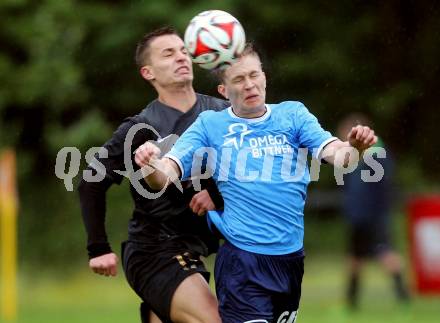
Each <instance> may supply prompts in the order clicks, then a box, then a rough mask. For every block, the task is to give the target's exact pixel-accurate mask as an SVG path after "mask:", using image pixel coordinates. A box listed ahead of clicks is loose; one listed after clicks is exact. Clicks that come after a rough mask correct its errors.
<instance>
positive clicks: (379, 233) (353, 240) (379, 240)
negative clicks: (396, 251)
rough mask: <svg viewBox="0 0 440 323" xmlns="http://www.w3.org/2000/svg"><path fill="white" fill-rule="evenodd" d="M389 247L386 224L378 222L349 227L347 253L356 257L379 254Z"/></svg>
mask: <svg viewBox="0 0 440 323" xmlns="http://www.w3.org/2000/svg"><path fill="white" fill-rule="evenodd" d="M389 249H391V243H390V237H389V233H388V229H387V227H386V226H384V225H382V224H380V223H369V224H367V225H354V226H352V227H351V229H350V241H349V253H350V254H351V255H352V256H354V257H357V258H369V257H376V256H380V255H381V254H382V253H383V252H385V251H387V250H389Z"/></svg>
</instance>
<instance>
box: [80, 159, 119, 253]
mask: <svg viewBox="0 0 440 323" xmlns="http://www.w3.org/2000/svg"><path fill="white" fill-rule="evenodd" d="M89 169H91V168H90V167H89ZM112 183H113V182H112V181H111V180H110V179H109V178H104V180H103V181H100V182H96V183H92V182H86V181H85V180H84V179H83V180H81V182H80V183H79V186H78V191H79V199H80V204H81V213H82V218H83V222H84V226H85V228H86V232H87V251H88V254H89V258H94V257H98V256H101V255H104V254H107V253H110V252H112V249H111V247H110V244H109V243H108V241H107V234H106V232H105V212H106V192H107V190H108V188H109V187H110V186H111V185H112Z"/></svg>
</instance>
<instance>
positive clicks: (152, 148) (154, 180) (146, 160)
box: [134, 142, 182, 190]
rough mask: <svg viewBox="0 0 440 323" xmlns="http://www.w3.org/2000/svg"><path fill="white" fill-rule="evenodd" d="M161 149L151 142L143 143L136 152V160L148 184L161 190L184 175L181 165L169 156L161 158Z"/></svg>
mask: <svg viewBox="0 0 440 323" xmlns="http://www.w3.org/2000/svg"><path fill="white" fill-rule="evenodd" d="M160 153H161V151H160V149H159V148H158V147H157V146H156V145H154V144H153V143H151V142H146V143H144V144H143V145H141V146H140V147H139V148H138V149H137V150H136V152H135V157H134V160H135V162H136V164H137V165H138V166H139V167H140V168H141V169H142V173H143V174H144V179H145V181H146V182H147V184H148V186H150V187H151V188H152V189H155V190H161V189H163V188H164V187H166V186H168V185H169V184H170V183H172V182H175V181H180V180H179V178H180V177H181V176H182V174H181V171H180V168H179V166H178V165H177V164H176V162H175V161H174V160H172V159H169V158H162V159H159V156H160Z"/></svg>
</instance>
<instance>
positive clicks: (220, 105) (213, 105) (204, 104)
mask: <svg viewBox="0 0 440 323" xmlns="http://www.w3.org/2000/svg"><path fill="white" fill-rule="evenodd" d="M197 102H198V104H199V105H200V107H201V108H202V109H203V110H215V111H220V110H223V109H225V108H227V107H228V106H230V103H229V101H225V100H222V99H220V98H216V97H213V96H210V95H206V94H200V93H197Z"/></svg>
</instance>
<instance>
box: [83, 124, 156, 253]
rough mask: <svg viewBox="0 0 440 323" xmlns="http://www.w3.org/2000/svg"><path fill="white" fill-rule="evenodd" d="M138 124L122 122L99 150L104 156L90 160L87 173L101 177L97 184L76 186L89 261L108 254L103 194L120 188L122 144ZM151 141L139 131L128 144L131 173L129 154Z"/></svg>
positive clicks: (142, 131) (122, 167)
mask: <svg viewBox="0 0 440 323" xmlns="http://www.w3.org/2000/svg"><path fill="white" fill-rule="evenodd" d="M141 122H142V120H139V117H132V118H128V119H126V120H125V121H124V122H123V123H122V124H121V125H120V126H119V128H118V129H117V130H116V131H115V132H114V133H113V136H112V138H111V139H110V140H109V141H107V142H106V143H105V144H104V146H103V147H102V148H103V149H105V150H106V154H107V155H99V154H96V155H95V158H94V160H93V161H92V162H91V163H90V164H89V166H88V169H89V170H92V172H94V173H95V174H96V172H99V173H100V174H102V175H105V176H104V179H103V180H102V181H100V182H87V181H85V180H82V181H81V182H80V184H79V187H78V190H79V199H80V204H81V212H82V217H83V222H84V225H85V228H86V232H87V250H88V254H89V257H90V258H94V257H98V256H100V255H103V254H106V253H109V252H111V251H112V250H111V247H110V244H109V243H108V240H107V234H106V230H105V217H106V192H107V190H108V188H109V187H110V186H111V185H112V184H113V183H117V184H120V183H121V182H122V180H123V178H124V176H123V175H122V174H121V171H122V172H123V171H126V167H125V163H124V151H125V148H124V144H125V140H126V138H127V135H129V134H130V132H131V131H133V130H134V129H135V128H133V126H137V125H139V124H140V123H141ZM151 138H154V137H152V134H151V132H150V131H147V130H146V129H140V128H139V131H136V134H135V136H134V138H133V140H132V144H131V145H129V148H128V151H127V152H126V153H127V154H129V156H130V162H131V166H132V169H133V170H134V171H136V170H137V169H139V167H137V165H136V164H135V163H134V161H133V152H134V151H135V150H136V149H137V148H138V147H139V146H140V145H141V144H143V143H144V142H145V141H147V140H149V139H151Z"/></svg>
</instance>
